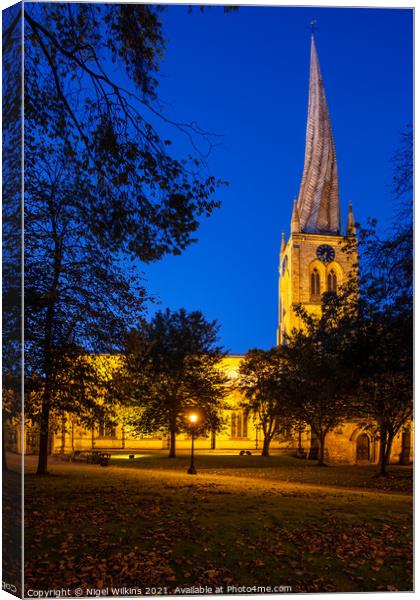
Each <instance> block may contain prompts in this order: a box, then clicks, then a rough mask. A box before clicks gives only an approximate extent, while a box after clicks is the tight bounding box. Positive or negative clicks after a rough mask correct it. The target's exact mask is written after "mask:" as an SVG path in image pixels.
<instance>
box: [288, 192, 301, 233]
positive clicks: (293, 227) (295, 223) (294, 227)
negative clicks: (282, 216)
mask: <svg viewBox="0 0 420 600" xmlns="http://www.w3.org/2000/svg"><path fill="white" fill-rule="evenodd" d="M290 231H291V233H300V218H299V211H298V205H297V200H296V198H294V200H293V212H292V222H291V224H290Z"/></svg>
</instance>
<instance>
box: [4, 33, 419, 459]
mask: <svg viewBox="0 0 420 600" xmlns="http://www.w3.org/2000/svg"><path fill="white" fill-rule="evenodd" d="M290 208H291V215H292V216H291V225H290V236H289V238H288V240H287V241H286V238H285V235H284V233H283V235H282V239H281V249H280V264H279V288H278V289H279V297H278V328H277V344H283V343H285V336H287V334H289V333H290V332H291V331H292V330H293V329H294V328H297V329H298V328H299V327H300V325H301V324H300V323H299V319H298V317H297V316H296V314H295V313H294V310H293V306H294V305H296V304H298V303H299V304H302V305H303V306H304V307H305V308H306V309H307V310H308V312H311V313H312V314H320V311H321V298H322V294H323V293H324V292H326V291H332V292H333V291H336V290H337V289H338V288H339V286H340V285H342V284H343V283H345V282H346V281H347V279H348V278H349V276H350V273H351V272H352V269H353V268H354V265H355V264H356V263H357V250H356V249H353V250H352V251H350V252H346V251H345V250H344V248H345V247H346V242H347V241H348V240H349V238H352V239H353V240H355V235H356V231H355V223H354V217H353V210H352V206H351V204H350V205H349V206H348V211H347V219H346V225H345V227H344V228H343V224H342V218H341V210H340V200H339V186H338V170H337V159H336V152H335V145H334V139H333V134H332V128H331V122H330V117H329V112H328V106H327V100H326V95H325V89H324V84H323V81H322V76H321V70H320V65H319V60H318V55H317V50H316V47H315V40H314V36H313V35H312V38H311V58H310V78H309V104H308V116H307V128H306V149H305V161H304V168H303V175H302V181H301V184H300V191H299V196H298V198H297V200H296V199H295V200H294V202H293V204H292V202H291V206H290ZM355 247H356V245H355V244H353V245H352V248H355ZM102 358H103V359H104V360H105V361H106V360H109V361H111V362H112V360H113V357H108V358H106V357H102ZM115 358H118V357H114V359H115ZM242 358H243V357H241V356H228V357H226V358H225V359H224V360H223V361H222V364H221V369H223V370H224V371H225V372H226V374H227V375H228V376H229V378H230V379H232V380H233V381H234V380H235V379H236V378H237V377H238V370H239V365H240V362H241V360H242ZM108 368H109V369H111V370H112V365H111V363H110V364H109V365H108ZM226 405H227V408H226V409H225V411H224V413H225V414H224V417H225V422H226V426H225V428H224V430H223V431H221V432H220V433H218V434H217V435H209V436H208V437H202V438H198V439H197V440H196V447H197V448H198V449H200V450H206V451H208V452H212V451H216V452H218V451H219V452H223V451H225V452H234V453H238V452H240V451H243V450H248V451H251V452H253V453H258V452H259V451H261V448H262V441H263V440H262V433H261V431H260V430H259V427H258V426H257V425H256V423H255V422H254V421H253V419H252V417H251V416H248V415H246V414H245V413H244V411H243V409H242V408H241V396H240V393H239V391H232V393H231V394H230V395H229V396H228V398H227V400H226ZM38 437H39V436H38V434H37V431H36V429H35V428H34V427H30V426H28V427H27V428H26V431H25V436H24V439H21V434H20V431H19V429H18V428H13V427H9V428H7V429H6V444H7V446H8V447H9V449H11V450H17V451H21V449H22V446H23V447H24V450H25V452H28V453H31V452H37V449H38V448H37V446H38ZM168 445H169V440H168V437H167V436H165V435H162V434H160V433H159V434H156V435H155V436H144V437H141V438H139V437H135V436H132V435H130V431H129V430H127V429H126V428H124V426H123V425H121V424H120V425H117V426H112V427H107V426H106V424H104V423H98V424H96V425H95V426H94V427H93V428H92V429H91V430H89V431H88V430H86V429H84V428H83V427H82V426H80V425H78V424H77V422H76V421H75V420H74V419H73V418H72V417H70V416H68V417H65V418H63V420H62V422H60V423H59V424H58V426H57V429H56V433H53V434H52V435H51V452H52V453H54V454H60V453H63V454H71V453H72V452H77V451H82V450H90V449H107V450H111V451H123V450H125V451H126V452H127V451H129V450H131V451H140V450H151V449H155V450H157V449H165V448H168ZM298 446H299V447H300V448H302V449H303V452H300V455H301V456H302V455H303V456H305V455H306V456H309V455H310V450H311V432H310V430H307V431H305V432H303V433H302V434H301V436H300V439H299V440H297V439H295V438H294V437H290V436H288V435H287V434H284V435H279V436H277V437H276V438H275V439H274V440H273V441H272V444H271V450H272V451H273V452H284V453H288V454H291V455H293V454H296V453H297V450H298ZM189 447H190V437H189V435H187V434H180V435H179V436H178V438H177V448H178V449H184V450H186V449H188V448H189ZM378 458H379V440H378V439H377V438H376V437H375V436H374V435H373V434H372V433H371V432H369V431H366V430H365V429H364V427H363V423H362V422H358V421H357V420H355V421H352V422H346V423H344V424H343V425H342V426H340V427H337V428H336V430H335V431H333V432H331V433H329V434H328V435H327V437H326V442H325V459H326V461H327V462H330V463H349V464H356V463H361V464H367V463H376V462H377V461H378ZM410 460H412V431H411V429H410V428H407V429H405V430H404V431H401V432H400V434H399V435H398V436H397V437H396V439H395V441H394V444H393V449H392V454H391V461H392V462H399V461H401V462H408V461H410Z"/></svg>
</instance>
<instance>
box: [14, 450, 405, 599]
mask: <svg viewBox="0 0 420 600" xmlns="http://www.w3.org/2000/svg"><path fill="white" fill-rule="evenodd" d="M188 463H189V461H188V456H187V455H184V456H181V457H179V458H177V459H175V460H169V459H167V458H165V457H164V455H155V456H143V457H141V458H138V459H135V460H134V461H128V460H124V459H121V458H120V459H118V458H116V459H113V460H112V463H111V466H109V467H106V468H104V467H100V466H96V465H86V464H81V463H72V464H68V463H61V462H51V465H50V473H51V475H50V476H47V477H42V478H39V477H36V476H35V475H34V474H33V473H29V474H28V475H27V477H26V483H25V504H26V512H25V524H26V539H25V545H26V584H27V586H29V587H31V588H33V589H61V588H62V587H66V588H71V589H75V588H78V587H81V588H83V589H87V588H97V589H104V590H106V588H108V590H107V591H108V593H109V594H111V593H112V590H111V588H112V587H115V588H118V587H123V586H126V587H140V588H142V590H143V593H146V591H147V590H146V588H147V587H163V588H167V591H168V592H171V591H174V589H175V588H176V587H177V586H180V587H191V586H193V585H196V586H198V585H202V586H205V585H207V586H210V587H212V588H213V590H214V588H215V587H216V586H223V588H224V591H225V592H226V591H228V586H254V585H256V586H268V585H271V586H286V585H287V586H291V588H292V591H294V592H302V591H305V592H315V591H331V592H332V591H374V590H411V589H412V496H411V494H410V490H411V487H410V485H411V469H409V468H407V467H405V468H401V467H393V468H391V474H392V476H391V477H389V478H387V480H386V481H385V482H384V481H383V480H380V479H378V478H374V477H373V475H374V473H375V471H374V469H372V468H371V467H359V468H357V467H329V468H322V467H317V466H315V465H314V463H312V462H309V463H308V462H305V461H301V460H299V459H294V458H290V457H283V456H273V457H270V458H263V457H260V456H252V457H240V456H222V455H215V456H209V455H207V456H204V455H201V456H198V457H197V461H196V463H197V468H198V470H199V473H198V475H197V476H190V475H187V474H186V468H187V467H188Z"/></svg>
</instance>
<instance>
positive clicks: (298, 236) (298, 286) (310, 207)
mask: <svg viewBox="0 0 420 600" xmlns="http://www.w3.org/2000/svg"><path fill="white" fill-rule="evenodd" d="M354 235H355V227H354V217H353V210H352V207H351V205H350V206H349V214H348V219H347V228H346V231H345V232H343V230H342V224H341V212H340V201H339V195H338V172H337V160H336V154H335V145H334V139H333V134H332V129H331V123H330V117H329V113H328V106H327V100H326V96H325V90H324V84H323V82H322V76H321V70H320V67H319V61H318V54H317V51H316V47H315V40H314V36H313V34H312V38H311V62H310V77H309V105H308V121H307V126H306V148H305V164H304V168H303V175H302V182H301V184H300V191H299V197H298V199H297V200H296V199H295V200H294V202H293V208H292V220H291V225H290V237H289V240H288V242H287V243H286V240H285V237H284V234H283V235H282V242H281V249H280V264H279V321H278V322H279V326H278V330H277V343H278V344H282V343H284V340H285V335H287V334H290V333H291V331H292V330H293V329H294V328H297V329H298V328H299V327H300V323H299V318H298V317H297V315H296V314H295V313H294V310H293V306H294V305H296V304H302V305H303V306H304V308H306V310H307V311H308V312H310V313H312V314H314V313H315V314H320V313H321V303H322V294H323V293H324V292H326V291H336V290H337V289H338V288H339V286H340V285H342V284H343V283H345V281H346V280H347V278H348V277H349V275H350V271H351V270H352V266H353V264H354V263H355V260H356V256H355V255H354V254H349V253H346V252H344V249H343V248H344V246H345V242H346V238H347V237H348V236H354Z"/></svg>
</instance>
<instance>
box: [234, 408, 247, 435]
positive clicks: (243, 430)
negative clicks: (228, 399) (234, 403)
mask: <svg viewBox="0 0 420 600" xmlns="http://www.w3.org/2000/svg"><path fill="white" fill-rule="evenodd" d="M230 418H231V431H230V437H231V438H246V437H248V416H247V415H244V413H243V412H242V411H241V410H237V411H232V413H231V417H230Z"/></svg>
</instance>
